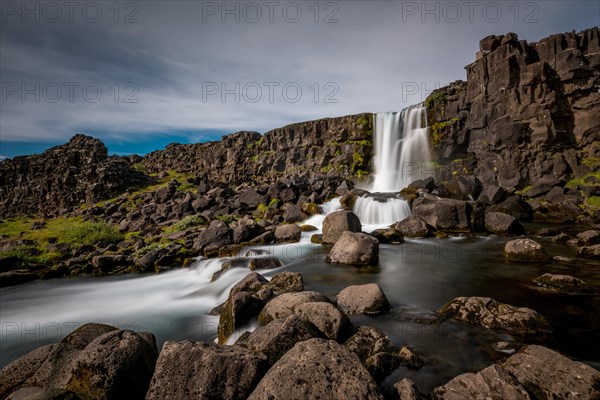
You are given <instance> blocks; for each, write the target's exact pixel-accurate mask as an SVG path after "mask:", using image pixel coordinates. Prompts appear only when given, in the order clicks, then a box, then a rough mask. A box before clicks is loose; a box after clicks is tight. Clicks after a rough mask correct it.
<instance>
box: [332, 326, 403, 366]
mask: <svg viewBox="0 0 600 400" xmlns="http://www.w3.org/2000/svg"><path fill="white" fill-rule="evenodd" d="M344 346H346V347H347V348H348V350H350V351H351V352H353V353H354V354H356V355H357V356H358V358H359V359H360V361H361V362H362V363H363V364H365V365H366V362H367V359H368V358H369V357H371V356H373V355H375V354H378V353H381V352H384V353H393V352H394V351H395V349H394V346H393V345H392V342H391V341H390V339H389V338H388V337H387V336H386V335H385V333H383V332H382V331H381V330H379V329H377V328H375V327H372V326H360V327H359V328H358V330H357V331H356V333H354V335H352V336H351V337H350V339H348V340H347V341H346V343H344Z"/></svg>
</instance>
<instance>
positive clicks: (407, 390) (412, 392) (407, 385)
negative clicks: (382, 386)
mask: <svg viewBox="0 0 600 400" xmlns="http://www.w3.org/2000/svg"><path fill="white" fill-rule="evenodd" d="M394 390H395V391H396V395H397V398H398V400H425V399H426V397H425V395H423V394H422V393H421V392H419V389H417V386H416V385H415V384H414V382H413V381H411V380H410V379H408V378H404V379H402V380H400V381H398V382H396V383H394Z"/></svg>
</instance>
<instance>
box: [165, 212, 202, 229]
mask: <svg viewBox="0 0 600 400" xmlns="http://www.w3.org/2000/svg"><path fill="white" fill-rule="evenodd" d="M201 225H206V219H205V218H204V217H202V216H201V215H189V216H187V217H185V218H184V219H182V220H181V221H179V222H176V223H174V224H173V225H171V226H169V227H167V228H166V229H165V232H166V233H174V232H179V231H183V230H186V229H188V228H192V227H194V226H201Z"/></svg>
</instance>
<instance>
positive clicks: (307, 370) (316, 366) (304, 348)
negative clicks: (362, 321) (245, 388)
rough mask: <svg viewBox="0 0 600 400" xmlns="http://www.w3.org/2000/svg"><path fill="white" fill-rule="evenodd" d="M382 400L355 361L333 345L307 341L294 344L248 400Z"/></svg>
mask: <svg viewBox="0 0 600 400" xmlns="http://www.w3.org/2000/svg"><path fill="white" fill-rule="evenodd" d="M342 397H343V398H345V399H349V400H350V399H356V400H359V399H360V400H362V399H371V400H377V399H383V396H382V395H381V392H380V391H379V388H378V387H377V384H376V383H375V382H374V381H373V378H371V376H370V375H369V373H368V372H367V371H366V370H365V369H364V367H363V366H362V365H361V364H360V362H359V360H358V358H357V357H356V356H355V355H354V354H352V353H351V352H350V351H348V350H347V349H346V348H344V346H341V345H339V344H337V343H335V342H334V341H326V340H323V339H311V340H307V341H304V342H300V343H298V344H296V345H295V346H294V347H293V348H292V349H291V350H290V351H288V352H287V353H286V354H285V355H284V356H283V357H282V358H281V359H280V360H279V361H277V363H275V365H273V367H271V369H270V370H269V372H268V373H267V374H266V375H265V377H264V378H263V379H262V381H261V382H260V383H259V385H258V386H257V388H256V389H255V390H254V392H253V393H252V394H251V395H250V397H249V398H248V399H249V400H257V399H267V398H268V399H273V400H277V399H281V400H283V399H286V400H305V399H317V398H320V399H336V398H342Z"/></svg>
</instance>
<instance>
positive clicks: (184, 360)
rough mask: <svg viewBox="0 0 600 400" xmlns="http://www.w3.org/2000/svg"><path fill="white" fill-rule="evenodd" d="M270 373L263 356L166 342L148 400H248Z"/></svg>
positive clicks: (216, 346)
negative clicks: (264, 376)
mask: <svg viewBox="0 0 600 400" xmlns="http://www.w3.org/2000/svg"><path fill="white" fill-rule="evenodd" d="M267 369H268V364H267V360H266V358H265V357H264V356H263V355H258V354H255V353H253V352H251V351H249V350H246V349H244V348H241V347H239V346H226V347H222V346H218V345H214V344H208V343H200V342H191V341H183V342H165V344H164V346H163V349H162V351H161V352H160V356H159V358H158V361H157V363H156V371H155V372H154V376H153V377H152V382H151V383H150V389H149V390H148V394H147V395H146V399H147V400H153V399H167V398H169V399H192V398H194V399H217V398H218V399H230V400H235V399H245V398H247V397H248V395H250V393H251V392H252V390H254V388H255V387H256V385H257V384H258V383H259V381H260V380H261V378H262V377H263V375H264V374H265V373H266V372H267Z"/></svg>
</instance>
